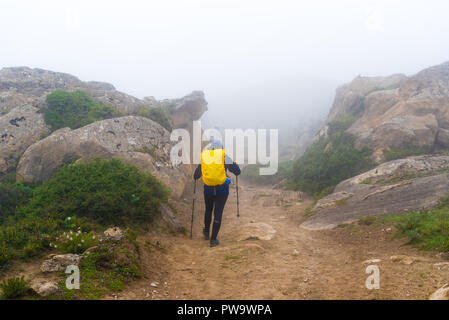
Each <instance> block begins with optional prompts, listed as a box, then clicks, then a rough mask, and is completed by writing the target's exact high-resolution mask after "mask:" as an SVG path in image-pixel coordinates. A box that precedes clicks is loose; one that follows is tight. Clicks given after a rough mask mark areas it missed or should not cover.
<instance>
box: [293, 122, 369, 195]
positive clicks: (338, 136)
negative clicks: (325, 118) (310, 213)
mask: <svg viewBox="0 0 449 320" xmlns="http://www.w3.org/2000/svg"><path fill="white" fill-rule="evenodd" d="M352 121H354V120H353V119H351V118H349V117H345V118H342V119H339V120H337V121H334V122H332V123H330V124H329V131H328V137H327V138H325V137H321V138H320V139H319V140H318V141H316V142H315V143H314V144H313V145H312V146H310V147H309V148H308V149H307V150H306V152H305V153H304V154H303V156H302V157H301V158H299V159H298V160H297V161H296V162H295V163H294V165H293V169H292V172H291V174H290V175H289V178H288V185H289V186H290V187H292V188H294V189H299V190H303V191H306V192H308V193H310V194H313V195H315V196H316V197H317V198H321V197H323V196H325V195H326V194H327V193H329V192H330V191H331V190H332V188H333V187H334V186H336V185H337V184H338V183H339V182H341V181H343V180H345V179H348V178H350V177H353V176H355V175H357V174H360V173H362V172H364V171H366V170H368V169H370V168H372V167H373V166H374V163H373V162H372V160H371V159H370V156H371V150H370V149H368V148H366V147H364V148H362V149H357V148H355V147H354V141H355V137H354V136H352V135H350V134H348V133H346V132H345V130H346V129H347V128H348V127H349V126H350V124H351V122H352Z"/></svg>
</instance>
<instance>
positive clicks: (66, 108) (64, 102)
mask: <svg viewBox="0 0 449 320" xmlns="http://www.w3.org/2000/svg"><path fill="white" fill-rule="evenodd" d="M43 111H44V116H45V122H46V123H47V124H48V125H49V126H50V127H51V130H53V131H54V130H57V129H60V128H65V127H69V128H71V129H77V128H80V127H83V126H85V125H88V124H89V123H92V122H95V121H98V120H102V119H107V118H111V117H112V116H113V115H114V109H113V107H111V106H109V105H105V104H102V103H99V102H95V101H94V100H93V99H92V98H90V97H89V96H88V95H87V94H86V93H85V92H84V91H81V90H77V91H74V92H68V91H64V90H56V91H54V92H52V93H50V94H49V95H47V107H46V108H45V109H44V110H43Z"/></svg>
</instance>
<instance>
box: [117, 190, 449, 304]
mask: <svg viewBox="0 0 449 320" xmlns="http://www.w3.org/2000/svg"><path fill="white" fill-rule="evenodd" d="M240 197H241V200H240V204H241V217H240V218H237V217H236V201H235V200H236V199H235V191H232V192H231V195H230V198H229V199H228V203H227V205H226V209H225V212H224V218H223V224H222V229H221V232H220V235H219V239H220V241H221V244H220V246H218V247H216V248H210V247H209V243H208V241H205V240H203V239H202V238H201V227H202V226H201V223H202V216H203V210H204V205H203V202H202V195H201V194H200V195H198V198H197V199H198V200H197V203H198V205H197V210H196V220H195V228H194V237H193V239H192V240H190V239H189V237H188V236H181V235H168V234H163V233H153V234H148V235H146V236H145V237H143V238H142V239H141V241H142V242H143V243H145V242H148V241H149V239H151V243H152V244H155V243H157V244H158V246H159V244H160V246H161V247H162V248H163V249H161V250H157V249H154V250H145V253H144V258H143V263H144V269H145V278H144V279H142V280H140V281H138V282H135V283H134V284H133V285H131V286H130V287H128V288H126V289H125V290H124V291H123V292H122V293H120V294H119V295H118V296H115V297H109V298H116V299H427V298H428V297H429V295H430V294H432V293H433V292H434V291H435V290H437V289H438V288H440V287H442V286H443V285H444V284H445V283H447V282H449V267H448V266H447V265H446V267H442V268H441V267H440V268H438V267H437V266H435V265H434V264H435V263H438V262H442V258H441V257H436V256H435V253H426V252H422V251H419V250H417V249H414V248H411V247H409V246H407V245H405V242H404V240H392V239H391V238H392V232H393V230H391V229H390V228H384V226H381V225H369V226H365V225H357V224H353V225H351V226H347V227H341V228H337V229H334V230H328V231H309V230H305V229H302V228H301V227H300V224H301V222H302V221H304V220H305V218H306V217H305V216H306V214H305V212H306V210H305V209H306V208H307V207H308V206H309V205H310V204H311V203H312V200H311V199H303V200H302V201H300V202H295V201H294V200H293V198H294V197H292V196H291V194H290V196H287V197H286V194H281V193H280V191H279V190H273V189H269V188H261V187H251V186H243V187H242V188H241V190H240ZM184 208H185V211H186V215H188V211H189V210H190V203H189V204H186V205H185V207H184ZM273 229H274V230H275V232H274V230H273ZM245 239H247V240H245ZM156 247H157V246H156ZM401 255H405V256H407V257H408V258H409V259H405V260H403V259H401ZM392 256H399V257H398V258H397V259H393V260H394V261H393V260H392V259H391V257H392ZM368 259H380V262H375V263H371V264H374V265H377V266H378V267H379V269H380V289H379V290H368V289H367V288H366V286H365V280H366V278H367V277H368V276H369V275H368V274H366V273H365V271H366V267H367V266H368V265H369V264H370V263H368V262H366V260H368ZM407 260H410V261H412V263H411V264H408V263H410V261H407Z"/></svg>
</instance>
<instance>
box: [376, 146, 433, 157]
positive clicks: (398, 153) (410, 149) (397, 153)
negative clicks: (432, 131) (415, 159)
mask: <svg viewBox="0 0 449 320" xmlns="http://www.w3.org/2000/svg"><path fill="white" fill-rule="evenodd" d="M429 153H431V150H430V149H429V148H425V147H417V146H408V145H404V146H403V147H401V148H396V149H386V150H384V151H383V155H384V159H383V160H384V161H391V160H396V159H403V158H407V157H410V156H418V155H421V154H429Z"/></svg>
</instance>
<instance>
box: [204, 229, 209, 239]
mask: <svg viewBox="0 0 449 320" xmlns="http://www.w3.org/2000/svg"><path fill="white" fill-rule="evenodd" d="M203 235H204V240H209V230H206V229H205V228H204V229H203Z"/></svg>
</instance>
